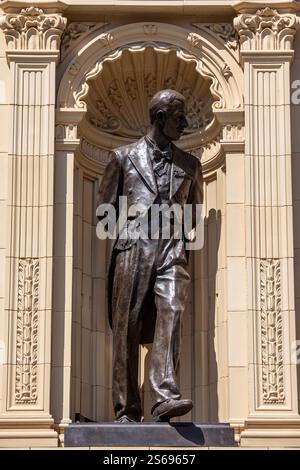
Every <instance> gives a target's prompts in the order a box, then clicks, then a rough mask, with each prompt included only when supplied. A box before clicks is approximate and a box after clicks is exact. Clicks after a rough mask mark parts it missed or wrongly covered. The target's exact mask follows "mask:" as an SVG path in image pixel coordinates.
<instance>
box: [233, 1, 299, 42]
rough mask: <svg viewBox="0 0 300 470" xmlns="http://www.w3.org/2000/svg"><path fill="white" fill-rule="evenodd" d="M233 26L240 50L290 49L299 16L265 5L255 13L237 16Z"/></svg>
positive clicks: (297, 26)
mask: <svg viewBox="0 0 300 470" xmlns="http://www.w3.org/2000/svg"><path fill="white" fill-rule="evenodd" d="M234 26H235V29H236V30H237V32H238V34H239V36H240V44H241V49H242V50H290V49H292V46H293V39H294V34H295V33H296V31H297V29H298V28H299V26H300V18H298V17H297V16H296V15H293V14H288V13H282V14H279V13H278V11H277V10H274V9H272V8H269V7H266V8H264V9H262V10H257V12H256V13H255V14H248V13H245V14H242V15H239V16H237V17H236V18H234Z"/></svg>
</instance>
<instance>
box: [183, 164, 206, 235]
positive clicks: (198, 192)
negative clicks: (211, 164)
mask: <svg viewBox="0 0 300 470" xmlns="http://www.w3.org/2000/svg"><path fill="white" fill-rule="evenodd" d="M187 202H188V203H189V204H192V214H193V216H192V226H193V228H195V227H196V225H197V222H198V221H197V218H196V207H197V205H199V204H201V205H202V204H203V174H202V166H201V163H200V162H199V161H198V162H197V165H196V170H195V177H194V181H193V184H192V186H191V190H190V194H189V198H188V201H187Z"/></svg>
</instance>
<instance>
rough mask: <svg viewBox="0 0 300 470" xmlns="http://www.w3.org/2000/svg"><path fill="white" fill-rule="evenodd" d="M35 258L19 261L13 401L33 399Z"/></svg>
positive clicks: (36, 302)
mask: <svg viewBox="0 0 300 470" xmlns="http://www.w3.org/2000/svg"><path fill="white" fill-rule="evenodd" d="M39 277H40V276H39V260H38V259H35V258H24V259H20V260H19V278H18V313H17V341H16V384H15V399H16V403H20V404H21V403H24V404H30V403H36V401H37V396H38V393H37V390H38V389H37V360H38V299H39Z"/></svg>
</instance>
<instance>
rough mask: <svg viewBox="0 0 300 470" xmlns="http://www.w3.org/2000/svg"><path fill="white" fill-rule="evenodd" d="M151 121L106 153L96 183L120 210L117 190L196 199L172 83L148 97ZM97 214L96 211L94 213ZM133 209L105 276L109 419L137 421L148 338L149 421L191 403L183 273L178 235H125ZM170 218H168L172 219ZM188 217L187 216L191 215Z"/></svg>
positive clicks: (197, 172)
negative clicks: (182, 382) (185, 387)
mask: <svg viewBox="0 0 300 470" xmlns="http://www.w3.org/2000/svg"><path fill="white" fill-rule="evenodd" d="M149 112H150V121H151V129H150V131H149V133H148V134H147V135H146V136H145V137H143V138H142V139H140V140H139V141H138V142H136V143H134V144H132V145H126V146H124V147H121V148H119V149H117V150H115V151H114V152H113V153H112V158H111V160H110V163H109V164H108V165H107V167H106V171H105V174H104V176H103V179H102V183H101V186H100V195H99V203H100V204H112V205H113V206H114V208H116V210H117V211H118V210H119V202H118V201H119V197H120V196H126V197H127V204H128V207H130V206H132V205H136V204H139V205H142V206H143V207H146V209H147V210H148V214H147V217H149V219H148V222H149V224H150V225H151V215H149V214H151V211H150V209H151V207H153V206H154V205H155V204H167V205H169V206H171V205H172V204H174V203H176V204H177V206H178V205H179V207H183V206H184V205H185V204H190V206H192V208H193V209H194V208H195V207H196V205H198V204H202V202H203V184H202V171H201V165H200V162H199V161H198V159H197V158H196V157H194V156H193V155H191V154H189V153H186V152H184V151H183V150H180V149H179V148H178V147H176V146H175V145H174V144H173V143H172V141H174V140H178V139H179V138H180V136H181V135H182V133H183V131H184V129H185V128H186V127H187V120H186V116H185V98H184V96H182V95H181V94H180V93H178V92H176V91H174V90H163V91H160V92H158V93H157V94H156V95H155V96H154V97H153V98H152V100H151V102H150V105H149ZM99 219H101V218H99ZM136 224H137V217H134V216H128V218H127V220H126V224H125V225H126V229H127V234H128V236H127V237H126V238H124V237H121V236H119V237H118V238H117V239H116V241H115V242H114V245H113V249H112V254H111V258H110V266H109V276H108V301H109V316H110V324H111V326H112V330H113V382H112V387H113V405H114V410H115V415H116V421H117V422H120V423H124V422H125V423H126V422H131V421H140V420H141V417H142V408H141V400H140V396H139V388H138V361H139V344H142V343H149V342H153V348H152V356H151V360H150V368H149V379H150V389H151V397H152V401H153V406H152V410H151V413H152V417H153V419H154V420H155V421H169V420H170V418H172V417H175V416H180V415H183V414H185V413H187V412H189V411H190V410H191V409H192V407H193V402H192V401H191V400H183V399H181V395H180V392H179V390H178V387H177V384H176V367H177V365H178V360H179V350H180V336H181V318H182V314H183V311H184V308H185V300H186V296H187V289H188V284H189V281H190V277H189V274H188V270H187V264H188V260H187V251H186V249H185V243H186V240H185V237H184V236H183V237H181V238H180V239H179V238H178V237H175V236H174V231H173V232H172V230H171V231H170V236H169V237H168V238H166V237H162V236H158V237H151V236H149V237H148V238H147V237H141V238H137V237H130V233H132V232H133V231H134V230H135V229H136V228H137V227H136ZM171 224H172V221H171ZM193 225H194V221H193ZM161 229H162V227H160V228H159V233H161Z"/></svg>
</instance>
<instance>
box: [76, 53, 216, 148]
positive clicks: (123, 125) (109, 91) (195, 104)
mask: <svg viewBox="0 0 300 470" xmlns="http://www.w3.org/2000/svg"><path fill="white" fill-rule="evenodd" d="M196 65H197V64H196V60H191V59H189V60H187V59H184V58H183V57H182V56H180V54H179V53H178V52H177V51H176V50H159V49H156V48H154V47H147V48H146V49H145V50H133V49H132V48H131V49H128V50H124V51H123V53H122V54H121V55H120V56H119V57H118V58H117V59H116V60H113V61H107V62H104V63H103V69H102V72H101V74H99V75H98V76H97V77H96V78H95V79H91V81H90V84H89V85H90V87H89V92H88V96H87V97H86V100H85V101H86V104H87V114H86V116H85V121H86V124H88V126H92V127H93V128H94V130H96V132H97V131H98V132H100V133H101V134H102V133H105V134H113V135H114V136H118V137H120V138H122V139H125V140H128V141H133V140H136V139H138V138H139V137H141V136H142V135H144V134H145V133H146V132H147V130H148V128H149V124H150V121H149V115H148V103H149V100H150V98H151V97H152V96H153V95H154V94H155V93H156V92H157V91H159V90H162V89H165V88H171V89H175V90H177V91H179V92H180V93H182V94H183V95H184V96H185V97H186V110H187V118H188V122H189V127H188V129H187V130H186V134H187V136H186V137H188V135H191V134H195V133H197V134H198V135H199V133H200V134H202V133H204V132H205V131H206V130H207V129H208V128H209V127H211V125H212V123H213V120H214V115H213V112H212V103H213V101H214V99H213V97H212V95H211V93H210V91H209V88H210V85H211V80H210V79H208V78H204V77H202V76H201V75H200V74H199V72H198V71H197V70H196ZM183 139H184V137H183Z"/></svg>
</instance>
